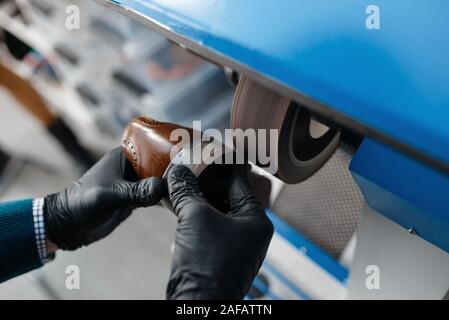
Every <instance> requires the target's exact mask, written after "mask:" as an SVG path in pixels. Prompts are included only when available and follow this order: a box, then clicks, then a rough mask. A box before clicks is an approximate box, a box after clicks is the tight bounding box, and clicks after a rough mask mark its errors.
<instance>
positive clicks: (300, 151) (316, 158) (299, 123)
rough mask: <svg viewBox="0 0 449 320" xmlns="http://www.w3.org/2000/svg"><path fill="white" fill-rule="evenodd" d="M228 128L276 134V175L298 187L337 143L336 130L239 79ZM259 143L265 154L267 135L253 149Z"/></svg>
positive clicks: (249, 81) (250, 82) (251, 81)
mask: <svg viewBox="0 0 449 320" xmlns="http://www.w3.org/2000/svg"><path fill="white" fill-rule="evenodd" d="M231 127H232V128H233V129H242V130H246V129H256V130H257V129H266V130H269V129H277V130H279V138H278V145H277V156H278V167H277V172H276V175H277V176H278V177H279V178H280V179H281V180H283V181H284V182H286V183H298V182H301V181H303V180H305V179H307V178H308V177H310V176H311V175H313V174H314V173H315V172H316V171H317V170H318V169H319V168H320V167H321V166H322V165H323V164H324V163H325V162H326V161H327V160H328V159H329V158H330V156H331V155H332V154H333V152H334V151H335V149H336V148H337V146H338V143H339V140H340V131H339V130H337V129H335V128H327V127H325V126H324V125H322V124H320V123H318V122H317V121H316V120H314V119H313V118H312V116H311V113H310V112H309V111H308V110H307V109H306V108H304V107H302V106H300V105H299V104H297V103H295V102H294V101H292V100H291V99H289V98H287V97H284V96H281V95H279V94H277V93H276V92H274V91H272V90H270V89H268V88H266V87H264V86H262V85H261V84H259V83H257V82H255V81H253V80H251V79H249V78H247V77H241V78H240V80H239V83H238V85H237V89H236V92H235V96H234V101H233V106H232V113H231ZM317 128H318V130H316V129H317ZM323 128H324V130H323ZM268 132H269V131H268ZM260 143H266V145H267V147H266V149H265V150H270V148H269V146H270V140H269V134H268V133H267V135H266V141H257V146H259V145H260ZM258 164H259V163H258ZM262 167H263V166H262Z"/></svg>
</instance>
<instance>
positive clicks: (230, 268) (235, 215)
mask: <svg viewBox="0 0 449 320" xmlns="http://www.w3.org/2000/svg"><path fill="white" fill-rule="evenodd" d="M246 175H247V166H235V167H234V169H233V171H232V174H231V175H230V177H229V181H228V187H227V194H226V195H223V196H224V197H226V196H227V197H228V200H229V203H230V211H229V212H226V213H222V212H219V211H217V210H216V209H214V208H213V207H212V206H211V205H210V204H209V203H208V202H207V201H206V199H205V198H204V197H203V195H202V193H201V192H200V190H199V185H198V180H197V179H196V177H195V176H194V175H193V173H192V172H191V171H190V170H189V169H188V168H186V167H184V166H174V167H173V168H172V169H171V170H170V171H169V172H168V176H167V182H168V189H169V196H170V200H171V202H172V204H173V207H174V210H175V213H176V215H177V216H178V226H177V230H176V237H175V249H174V254H173V260H172V265H171V274H170V279H169V283H168V287H167V298H168V299H242V298H243V297H244V296H245V294H246V293H247V292H248V290H249V288H250V286H251V284H252V282H253V280H254V277H255V276H256V275H257V272H258V271H259V268H260V267H261V265H262V262H263V260H264V258H265V255H266V252H267V250H268V245H269V243H270V240H271V237H272V235H273V225H272V223H271V221H270V220H269V219H268V217H267V216H266V215H265V212H264V210H263V209H262V208H261V206H260V204H259V202H258V201H257V200H256V198H255V197H254V195H253V193H252V191H251V188H250V186H249V183H248V180H247V176H246Z"/></svg>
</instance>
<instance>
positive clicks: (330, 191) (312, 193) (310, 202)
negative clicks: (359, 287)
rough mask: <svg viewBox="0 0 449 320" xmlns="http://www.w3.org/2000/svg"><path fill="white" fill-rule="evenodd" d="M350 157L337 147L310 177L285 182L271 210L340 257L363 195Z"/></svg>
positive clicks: (335, 256) (354, 225)
mask: <svg viewBox="0 0 449 320" xmlns="http://www.w3.org/2000/svg"><path fill="white" fill-rule="evenodd" d="M350 160H351V157H350V156H349V155H348V154H347V153H345V152H344V151H342V150H340V149H339V150H337V151H336V152H335V153H334V155H333V156H332V157H331V158H330V159H329V161H328V162H327V163H326V164H325V165H324V166H323V167H322V168H321V169H320V170H319V171H318V172H317V173H316V174H314V175H313V176H312V177H311V178H309V179H308V180H306V181H304V182H302V183H299V184H296V185H285V187H284V188H283V190H282V191H281V193H280V194H279V197H278V198H277V200H276V202H275V203H274V205H273V208H272V209H273V211H274V212H276V213H277V214H278V215H279V216H280V217H281V218H282V219H284V220H285V221H286V222H287V223H288V224H290V225H291V226H293V227H294V228H295V229H296V230H298V231H299V232H300V233H301V234H302V235H303V236H305V237H306V238H308V239H309V240H310V241H312V242H313V243H315V244H316V245H318V246H319V247H320V248H321V249H323V250H324V251H326V252H327V253H328V254H329V255H331V256H333V257H334V258H337V259H338V258H339V257H340V255H341V253H342V251H343V249H344V248H345V246H346V244H347V243H348V242H349V240H350V239H351V237H352V235H353V234H354V232H355V229H356V228H357V224H358V221H359V219H360V211H361V209H362V205H363V196H362V194H361V192H360V190H359V189H358V187H357V185H356V183H355V182H354V180H353V178H352V176H351V174H350V172H349V170H348V165H349V162H350Z"/></svg>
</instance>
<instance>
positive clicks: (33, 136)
mask: <svg viewBox="0 0 449 320" xmlns="http://www.w3.org/2000/svg"><path fill="white" fill-rule="evenodd" d="M0 115H1V116H0V130H1V132H0V146H2V148H4V149H7V150H9V151H11V152H12V153H14V154H15V155H19V156H20V157H21V158H23V159H26V161H25V164H24V166H23V167H22V169H21V170H20V172H19V174H18V175H17V177H16V179H15V180H14V181H13V182H12V183H11V184H10V185H9V187H8V188H7V190H6V191H5V192H4V193H3V194H1V195H0V201H4V200H11V199H18V198H29V197H36V196H42V195H45V194H48V193H51V192H55V191H58V190H60V189H62V188H63V187H64V186H65V185H68V184H69V183H71V182H72V181H73V180H75V179H76V177H77V175H78V174H77V171H76V169H75V167H74V166H73V164H72V163H71V161H70V159H69V158H68V157H67V156H66V155H65V154H64V152H63V151H62V149H61V148H60V147H59V146H58V145H57V143H55V142H54V141H53V140H52V138H51V137H49V136H48V135H47V134H46V132H45V130H44V129H43V128H41V127H40V125H39V124H38V123H37V122H36V121H35V120H34V119H33V118H32V117H31V116H30V115H29V114H28V113H26V112H25V111H23V110H22V109H21V108H20V107H19V106H17V105H16V104H15V102H14V101H13V100H12V99H10V98H9V97H8V96H7V95H5V93H4V92H3V91H2V92H0ZM175 226H176V220H175V217H174V216H173V215H172V214H171V213H169V212H168V211H167V210H166V209H163V208H161V207H154V208H149V209H144V210H137V211H136V212H135V213H134V214H133V215H132V216H131V217H130V218H129V219H128V220H127V221H125V223H123V224H122V225H121V226H119V227H118V228H117V229H116V230H115V232H113V233H112V235H110V236H109V237H107V238H106V239H104V240H102V241H99V242H97V243H95V244H92V245H90V246H89V247H87V248H83V249H80V250H77V251H75V252H58V253H57V257H56V259H55V261H53V262H51V263H49V264H47V265H46V266H44V267H43V268H41V269H39V270H36V271H33V272H31V273H29V274H27V275H23V276H20V277H18V278H15V279H12V280H10V281H7V282H5V283H2V284H0V300H1V299H51V298H55V299H163V298H164V296H165V286H166V282H167V279H168V273H169V266H170V256H171V253H170V248H171V244H172V242H173V235H174V230H175ZM69 265H76V266H78V267H79V269H80V289H79V290H68V289H67V288H66V286H65V282H66V277H67V274H66V268H67V266H69Z"/></svg>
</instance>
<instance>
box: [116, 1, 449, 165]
mask: <svg viewBox="0 0 449 320" xmlns="http://www.w3.org/2000/svg"><path fill="white" fill-rule="evenodd" d="M113 2H114V3H116V4H119V5H120V6H123V7H126V8H128V9H129V10H130V11H136V12H138V13H139V15H141V16H144V17H145V18H146V19H147V20H149V21H152V22H154V23H156V24H157V25H159V26H161V27H162V28H165V29H167V30H170V31H171V32H173V33H175V34H177V35H180V36H182V37H184V38H187V39H189V40H191V41H193V42H194V43H197V44H199V45H201V46H203V47H204V48H205V49H206V50H208V51H211V52H214V53H215V54H217V55H221V56H224V57H226V58H227V59H229V60H231V61H236V62H238V63H239V64H241V65H244V66H246V67H247V68H248V69H250V70H254V71H256V72H257V73H258V74H262V75H263V76H264V77H266V78H268V79H271V80H273V81H275V82H276V83H280V84H282V85H283V86H285V87H287V88H290V89H292V90H294V91H296V92H300V93H301V94H303V95H306V96H308V97H311V98H313V99H315V100H317V101H319V102H321V103H323V104H324V105H326V106H329V107H330V108H331V109H333V110H335V111H338V112H339V113H340V114H344V115H346V116H348V117H350V118H351V119H353V120H354V121H355V122H356V123H358V124H362V125H363V126H366V127H368V128H370V129H373V130H374V131H375V132H377V133H380V134H381V135H383V136H386V137H389V138H391V139H393V140H394V141H397V142H399V143H400V144H402V145H405V146H408V147H410V148H412V149H413V150H417V151H418V152H420V154H423V155H426V156H427V157H430V158H432V159H436V160H438V161H440V163H443V164H445V165H449V89H448V88H449V58H448V52H449V33H448V30H449V1H447V0H428V1H422V0H407V1H391V0H376V1H374V2H373V1H372V0H345V1H341V0H340V1H338V0H321V1H309V0H307V1H306V0H295V1H292V0H276V1H274V0H270V1H269V0H266V1H264V0H262V1H259V0H258V1H256V0H114V1H113ZM371 4H375V5H377V6H378V7H379V8H380V21H381V29H380V30H368V29H367V28H366V27H365V19H366V17H367V14H366V13H365V10H366V8H367V6H368V5H371Z"/></svg>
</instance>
